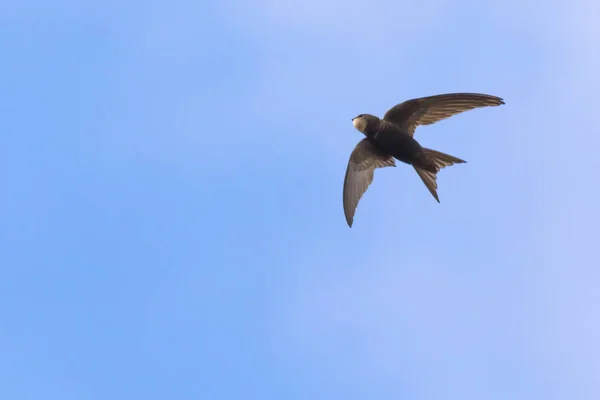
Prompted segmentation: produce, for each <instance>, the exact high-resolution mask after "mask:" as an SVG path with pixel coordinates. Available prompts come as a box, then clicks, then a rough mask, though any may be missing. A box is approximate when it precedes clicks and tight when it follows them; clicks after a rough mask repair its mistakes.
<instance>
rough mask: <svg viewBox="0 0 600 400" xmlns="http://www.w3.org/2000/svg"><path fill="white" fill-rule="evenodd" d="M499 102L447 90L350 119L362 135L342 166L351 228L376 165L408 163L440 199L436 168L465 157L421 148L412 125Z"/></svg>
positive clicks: (447, 165)
mask: <svg viewBox="0 0 600 400" xmlns="http://www.w3.org/2000/svg"><path fill="white" fill-rule="evenodd" d="M501 104H504V101H503V100H502V99H501V98H499V97H496V96H490V95H487V94H478V93H449V94H440V95H436V96H428V97H421V98H416V99H411V100H407V101H405V102H403V103H400V104H397V105H395V106H394V107H392V108H390V109H389V110H388V111H387V112H386V113H385V115H384V116H383V119H380V118H378V117H376V116H374V115H370V114H360V115H358V116H357V117H354V118H352V124H353V125H354V127H355V128H356V129H357V130H358V131H359V132H361V133H363V134H364V135H365V136H366V137H365V138H364V139H363V140H361V141H360V142H358V144H357V145H356V147H355V148H354V150H353V151H352V154H351V155H350V160H349V161H348V167H347V168H346V176H345V178H344V214H345V216H346V222H347V223H348V226H350V227H352V222H353V220H354V213H355V211H356V207H357V206H358V202H359V201H360V199H361V197H362V196H363V194H364V193H365V192H366V191H367V189H368V187H369V185H370V184H371V182H373V175H374V172H375V169H376V168H384V167H395V166H396V162H395V160H398V161H402V162H404V163H406V164H410V165H412V166H413V167H414V169H415V171H417V174H418V175H419V177H420V178H421V180H423V183H424V184H425V186H427V189H429V192H430V193H431V194H432V195H433V197H434V198H435V199H436V200H437V202H438V203H439V202H440V199H439V197H438V195H437V173H438V172H439V171H440V169H442V168H444V167H449V166H451V165H454V164H460V163H464V162H466V161H464V160H461V159H460V158H457V157H453V156H451V155H448V154H444V153H441V152H439V151H435V150H430V149H426V148H424V147H421V145H420V144H419V142H417V141H416V140H415V139H414V138H413V136H414V134H415V129H416V128H417V126H419V125H430V124H433V123H436V122H438V121H441V120H443V119H446V118H450V117H451V116H453V115H456V114H460V113H462V112H464V111H468V110H472V109H475V108H481V107H490V106H499V105H501Z"/></svg>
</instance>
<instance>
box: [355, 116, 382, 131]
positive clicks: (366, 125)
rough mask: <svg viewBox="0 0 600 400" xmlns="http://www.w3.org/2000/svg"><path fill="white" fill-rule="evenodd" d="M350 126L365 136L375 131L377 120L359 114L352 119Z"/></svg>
mask: <svg viewBox="0 0 600 400" xmlns="http://www.w3.org/2000/svg"><path fill="white" fill-rule="evenodd" d="M352 125H354V127H355V128H356V130H357V131H359V132H361V133H364V134H365V135H367V134H368V133H369V132H370V131H373V130H376V129H377V127H378V126H379V118H377V117H376V116H374V115H371V114H360V115H359V116H356V117H354V118H352Z"/></svg>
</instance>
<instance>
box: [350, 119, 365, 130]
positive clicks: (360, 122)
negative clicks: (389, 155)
mask: <svg viewBox="0 0 600 400" xmlns="http://www.w3.org/2000/svg"><path fill="white" fill-rule="evenodd" d="M352 125H354V127H355V128H356V130H357V131H359V132H362V133H365V129H366V128H367V121H366V120H365V119H364V118H354V120H353V121H352Z"/></svg>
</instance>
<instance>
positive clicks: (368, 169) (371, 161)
mask: <svg viewBox="0 0 600 400" xmlns="http://www.w3.org/2000/svg"><path fill="white" fill-rule="evenodd" d="M395 166H396V162H395V161H394V157H392V156H390V155H387V154H385V153H384V152H383V151H381V150H379V149H378V148H377V147H375V146H374V145H373V144H372V143H371V142H370V141H369V139H366V138H365V139H363V140H361V141H360V142H358V144H357V145H356V147H355V148H354V150H353V151H352V154H351V155H350V160H349V161H348V167H347V168H346V177H345V178H344V214H345V215H346V222H347V223H348V226H350V227H351V226H352V221H353V220H354V212H355V211H356V206H358V202H359V200H360V198H361V197H362V195H363V194H364V193H365V192H366V191H367V188H368V187H369V185H370V184H371V182H373V175H374V172H375V168H383V167H395Z"/></svg>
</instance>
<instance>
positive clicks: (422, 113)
mask: <svg viewBox="0 0 600 400" xmlns="http://www.w3.org/2000/svg"><path fill="white" fill-rule="evenodd" d="M501 104H504V101H503V100H502V99H501V98H500V97H496V96H490V95H487V94H478V93H449V94H439V95H436V96H428V97H421V98H417V99H411V100H407V101H405V102H403V103H400V104H397V105H395V106H394V107H392V108H390V109H389V110H388V111H387V112H386V113H385V115H384V116H383V119H384V120H386V121H390V122H392V123H394V124H396V125H398V126H399V127H400V128H402V129H403V130H405V131H406V132H407V133H408V134H410V135H411V136H413V135H414V134H415V129H416V128H417V126H419V125H429V124H433V123H435V122H438V121H441V120H443V119H446V118H450V117H451V116H453V115H456V114H460V113H462V112H464V111H468V110H472V109H474V108H480V107H489V106H499V105H501Z"/></svg>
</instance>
